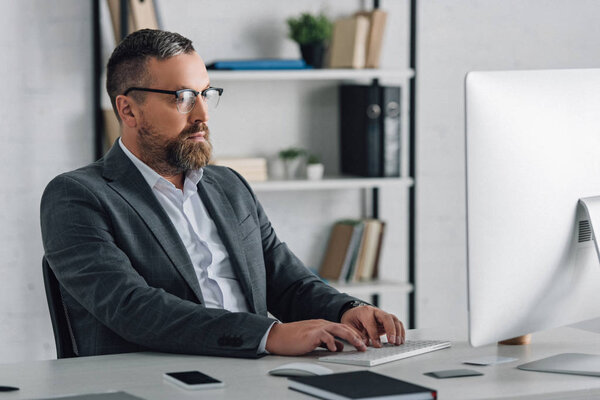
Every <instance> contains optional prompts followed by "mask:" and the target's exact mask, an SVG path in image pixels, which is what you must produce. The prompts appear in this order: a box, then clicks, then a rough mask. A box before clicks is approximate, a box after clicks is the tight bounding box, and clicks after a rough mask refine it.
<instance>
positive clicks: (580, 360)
mask: <svg viewBox="0 0 600 400" xmlns="http://www.w3.org/2000/svg"><path fill="white" fill-rule="evenodd" d="M517 368H519V369H522V370H524V371H537V372H554V373H557V374H571V375H587V376H598V377H600V355H595V354H583V353H563V354H557V355H555V356H552V357H547V358H542V359H541V360H537V361H532V362H529V363H527V364H522V365H519V366H518V367H517Z"/></svg>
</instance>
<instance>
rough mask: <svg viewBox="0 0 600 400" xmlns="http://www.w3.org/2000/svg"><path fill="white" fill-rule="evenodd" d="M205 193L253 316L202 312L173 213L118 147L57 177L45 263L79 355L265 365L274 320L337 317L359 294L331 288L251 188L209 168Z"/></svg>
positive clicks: (46, 207) (46, 219)
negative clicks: (163, 355)
mask: <svg viewBox="0 0 600 400" xmlns="http://www.w3.org/2000/svg"><path fill="white" fill-rule="evenodd" d="M198 191H199V194H200V197H201V198H202V201H203V202H204V204H205V205H206V208H207V209H208V211H209V213H210V215H211V217H212V218H213V220H214V222H215V224H216V226H217V228H218V230H219V234H220V235H221V238H222V240H223V242H224V244H225V246H226V247H227V250H228V252H229V256H230V258H231V262H232V265H233V268H234V269H235V271H236V273H237V277H238V279H239V281H240V284H241V287H242V288H243V291H244V296H245V297H246V300H247V303H248V305H249V308H250V311H251V312H250V313H232V312H229V311H226V310H221V309H211V308H205V307H204V305H203V297H202V292H201V290H200V285H199V283H198V280H197V278H196V275H195V273H194V269H193V266H192V263H191V261H190V258H189V255H188V253H187V251H186V249H185V247H184V245H183V243H182V242H181V239H180V238H179V235H178V233H177V231H176V230H175V227H174V226H173V224H172V223H171V221H170V219H169V217H168V216H167V214H166V213H165V212H164V210H163V209H162V207H161V205H160V203H159V202H158V200H157V199H156V198H155V196H154V194H153V192H152V189H151V188H150V187H149V186H148V184H147V183H146V181H145V180H144V178H143V177H142V175H141V174H140V172H139V171H138V169H137V168H136V167H135V166H134V165H133V164H132V163H131V161H130V160H129V159H128V158H127V156H126V155H125V154H124V153H123V151H122V150H121V148H120V147H119V145H118V144H116V145H114V146H113V147H112V149H111V150H110V151H109V152H108V153H107V154H106V156H105V157H103V158H102V159H100V160H98V161H97V162H95V163H93V164H90V165H88V166H86V167H84V168H81V169H78V170H75V171H72V172H68V173H65V174H62V175H59V176H58V177H56V178H55V179H54V180H52V181H51V182H50V183H49V184H48V186H47V187H46V190H45V192H44V195H43V197H42V202H41V226H42V237H43V242H44V249H45V257H46V259H47V261H48V263H49V265H50V267H51V268H52V270H53V271H54V273H55V275H56V277H57V279H58V281H59V282H60V286H61V293H62V296H63V301H64V303H65V306H66V309H67V313H68V317H69V320H70V323H71V326H72V329H73V333H74V338H75V344H76V349H75V350H76V354H78V355H81V356H85V355H98V354H110V353H123V352H132V351H143V350H149V349H151V350H158V351H164V352H174V353H188V354H207V355H224V356H236V357H257V348H258V346H259V343H260V340H261V338H262V337H263V336H264V334H265V332H266V331H267V329H268V327H269V326H270V325H271V323H272V322H273V320H272V319H270V318H268V317H267V310H269V311H270V312H271V313H272V314H273V315H274V316H275V317H277V318H278V319H280V320H281V321H284V322H287V321H298V320H303V319H313V318H323V319H327V320H330V321H337V320H338V318H339V312H340V311H341V309H342V307H343V306H344V305H345V304H347V303H348V302H349V301H352V300H354V298H352V297H350V296H347V295H345V294H340V293H338V292H337V291H336V290H334V289H333V288H331V287H329V286H327V285H325V284H324V283H322V282H321V281H320V280H319V279H318V278H317V277H316V276H315V275H314V274H312V273H311V272H310V271H309V270H308V269H307V268H306V267H304V265H303V264H302V262H301V261H300V260H299V259H298V258H297V257H295V256H294V254H293V253H292V252H291V251H290V250H289V249H288V248H287V246H286V245H285V243H282V242H280V241H279V240H278V239H277V236H276V235H275V232H274V230H273V228H272V226H271V224H270V222H269V220H268V218H267V216H266V215H265V213H264V211H263V209H262V207H261V206H260V204H259V202H258V201H257V199H256V197H255V196H254V194H253V193H252V191H251V189H250V187H249V186H248V184H247V183H246V182H245V181H244V180H243V179H242V178H241V177H240V176H239V175H237V174H236V173H235V172H233V171H232V170H230V169H228V168H223V167H215V166H208V167H206V168H205V169H204V176H203V178H202V180H201V181H200V183H199V184H198Z"/></svg>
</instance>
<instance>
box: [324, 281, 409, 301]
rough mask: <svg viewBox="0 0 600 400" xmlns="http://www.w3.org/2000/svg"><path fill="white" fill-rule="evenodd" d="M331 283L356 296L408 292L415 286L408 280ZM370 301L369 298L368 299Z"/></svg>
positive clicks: (330, 283)
mask: <svg viewBox="0 0 600 400" xmlns="http://www.w3.org/2000/svg"><path fill="white" fill-rule="evenodd" d="M329 285H330V286H332V287H334V288H336V289H337V290H339V291H340V292H343V293H348V294H350V295H352V296H355V297H360V296H371V295H373V294H379V295H385V294H386V293H396V294H398V293H401V294H408V293H411V292H412V291H413V286H412V285H411V284H410V283H407V282H393V281H372V282H357V283H332V282H329ZM367 301H368V299H367Z"/></svg>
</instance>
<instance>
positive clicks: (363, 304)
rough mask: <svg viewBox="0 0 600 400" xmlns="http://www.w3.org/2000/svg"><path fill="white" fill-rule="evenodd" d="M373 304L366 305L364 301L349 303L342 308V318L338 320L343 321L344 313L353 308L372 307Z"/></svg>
mask: <svg viewBox="0 0 600 400" xmlns="http://www.w3.org/2000/svg"><path fill="white" fill-rule="evenodd" d="M370 305H371V304H369V303H366V302H364V301H361V300H352V301H349V302H348V303H346V304H344V306H343V307H342V309H341V310H340V317H339V318H338V320H340V321H341V320H342V315H344V313H345V312H346V311H348V310H350V309H352V308H356V307H360V306H370Z"/></svg>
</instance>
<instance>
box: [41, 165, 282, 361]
mask: <svg viewBox="0 0 600 400" xmlns="http://www.w3.org/2000/svg"><path fill="white" fill-rule="evenodd" d="M41 227H42V237H43V242H44V249H45V257H46V259H47V260H48V263H49V265H50V267H51V268H52V270H53V271H54V273H55V275H56V277H57V279H58V281H59V282H60V284H61V286H62V288H63V289H64V290H66V291H67V292H68V294H69V295H70V296H72V297H73V298H74V299H75V300H76V301H77V302H78V303H79V304H80V305H81V306H82V307H83V308H85V310H87V311H88V312H89V313H91V314H92V315H93V316H94V317H95V318H96V319H97V320H99V321H100V322H101V323H102V324H104V325H105V326H107V327H108V328H109V329H111V330H112V331H114V332H115V333H117V334H118V335H119V336H121V337H122V338H124V339H125V340H127V341H129V342H132V343H135V344H138V345H140V346H144V347H146V348H150V349H153V350H157V351H164V352H174V353H187V354H205V355H227V356H237V357H256V356H257V349H258V346H259V344H260V341H261V339H262V337H263V335H264V333H265V332H266V331H267V329H268V328H269V326H270V325H271V324H272V323H273V320H272V319H270V318H267V317H264V316H259V315H255V314H250V313H232V312H228V311H226V310H221V309H210V308H205V307H204V306H202V305H199V304H196V303H194V302H191V301H187V300H184V299H182V298H179V297H177V296H175V295H173V294H170V293H167V292H166V291H165V290H163V289H161V288H159V287H151V286H149V285H148V284H147V282H146V281H145V280H144V278H143V277H142V276H141V275H140V274H139V273H138V272H137V271H136V270H135V269H134V268H133V266H132V265H131V263H130V260H129V258H128V257H127V255H126V254H125V253H124V252H123V251H122V250H121V249H120V248H119V247H118V246H117V245H116V244H115V241H114V235H113V233H112V227H111V223H110V218H109V217H108V214H107V212H106V210H105V208H104V207H103V203H102V202H101V201H100V200H99V198H98V196H96V195H95V194H94V193H93V192H92V191H91V190H89V189H88V188H87V187H86V186H85V185H84V184H82V183H81V182H79V181H77V180H75V179H73V178H72V177H69V176H64V175H63V176H60V177H58V178H55V179H54V180H53V181H52V182H51V183H50V184H49V185H48V187H47V188H46V190H45V192H44V195H43V197H42V202H41ZM232 334H234V335H236V336H237V337H238V338H240V339H241V340H238V341H237V345H236V346H237V347H235V348H234V347H226V348H224V346H223V341H222V340H219V339H220V338H222V337H225V336H229V337H231V335H232Z"/></svg>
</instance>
